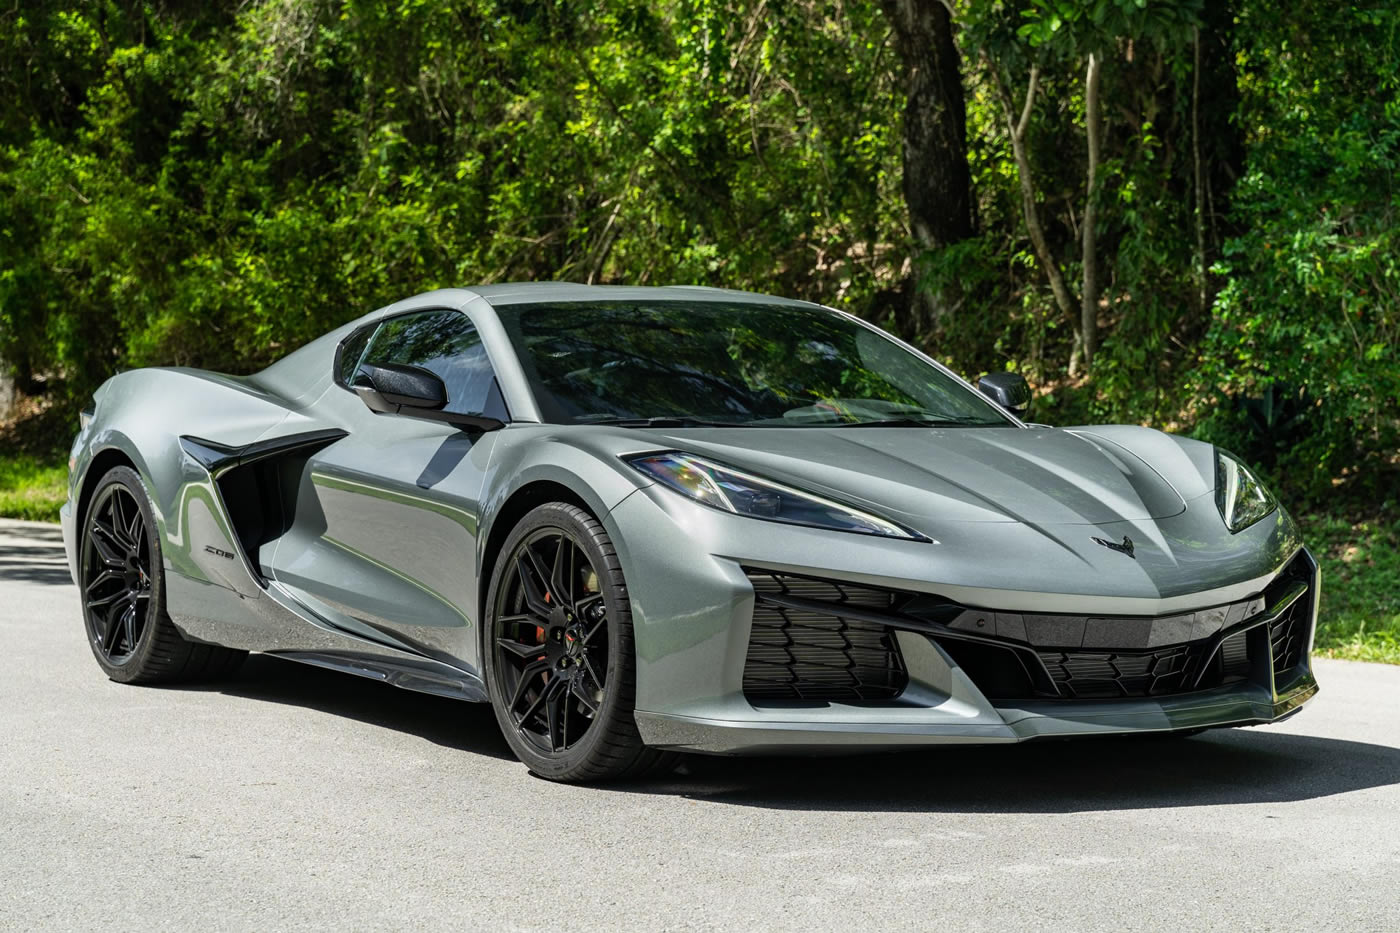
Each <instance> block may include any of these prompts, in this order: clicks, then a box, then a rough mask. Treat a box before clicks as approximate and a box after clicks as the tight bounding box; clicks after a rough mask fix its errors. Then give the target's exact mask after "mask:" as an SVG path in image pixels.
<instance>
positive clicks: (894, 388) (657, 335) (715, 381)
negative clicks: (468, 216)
mask: <svg viewBox="0 0 1400 933" xmlns="http://www.w3.org/2000/svg"><path fill="white" fill-rule="evenodd" d="M497 313H498V314H499V316H500V318H501V321H502V323H503V324H504V325H505V329H506V331H507V333H509V335H510V338H511V341H512V342H513V343H514V345H515V351H516V355H517V356H518V357H519V358H520V362H521V365H522V366H523V367H524V369H525V374H526V377H527V378H528V379H529V381H530V385H531V388H532V389H533V390H534V393H535V397H536V399H537V400H538V402H539V406H540V410H541V413H542V415H543V417H544V419H545V420H546V421H549V422H553V423H566V424H583V423H624V424H625V423H629V422H631V423H636V424H643V423H648V422H652V423H661V424H665V423H674V422H679V423H683V424H684V423H702V424H722V425H746V426H765V427H811V426H833V425H836V426H859V425H864V426H885V425H893V426H904V425H924V424H931V425H959V426H961V425H970V426H978V425H986V426H992V425H996V426H1007V425H1010V424H1011V423H1012V422H1010V421H1009V420H1008V419H1007V418H1006V417H1005V416H1004V415H1002V414H1001V412H1000V410H999V409H998V408H996V406H994V405H993V404H992V403H990V402H988V401H985V400H984V399H983V398H982V397H981V396H980V395H978V394H977V393H976V392H973V391H969V390H968V389H967V387H966V386H964V385H963V384H961V383H959V382H958V381H957V380H955V379H953V378H952V377H951V376H949V375H947V374H946V373H944V372H942V371H941V370H939V369H938V368H936V367H934V366H932V365H930V364H929V363H927V362H925V361H924V360H922V359H920V358H919V357H917V356H915V355H914V354H912V353H910V352H909V351H908V350H905V349H904V348H903V347H901V346H900V345H899V344H898V343H896V342H895V341H893V340H892V339H890V338H888V337H885V336H884V335H883V334H881V333H879V332H877V331H874V330H871V329H870V328H867V327H864V326H862V325H861V324H859V323H858V322H856V321H853V320H850V319H849V318H847V317H845V316H843V315H840V314H836V313H834V312H832V311H828V310H825V309H820V308H808V307H800V306H793V305H776V304H760V303H719V302H686V301H665V302H652V303H646V304H640V303H634V302H608V303H590V304H586V305H585V304H558V305H550V304H537V305H507V306H504V307H501V308H498V309H497Z"/></svg>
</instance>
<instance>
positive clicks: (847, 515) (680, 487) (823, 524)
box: [627, 451, 927, 541]
mask: <svg viewBox="0 0 1400 933" xmlns="http://www.w3.org/2000/svg"><path fill="white" fill-rule="evenodd" d="M627 462H628V463H630V464H632V466H633V467H634V468H636V469H638V470H640V471H641V472H643V473H645V474H646V475H647V476H650V477H651V478H653V479H657V480H660V481H661V482H662V483H665V484H666V485H667V486H670V487H671V488H672V489H674V490H676V492H679V493H682V494H683V495H686V496H689V497H690V498H691V499H694V500H695V501H696V502H699V503H701V504H703V505H708V506H710V507H711V508H715V509H719V510H721V511H724V512H733V513H734V514H736V515H747V516H749V517H751V518H762V519H767V520H768V521H771V522H787V523H788V524H790V525H808V526H811V527H813V528H830V529H832V530H834V531H853V532H856V533H857V534H864V535H884V536H886V537H890V538H907V539H910V540H914V541H924V540H927V539H925V538H924V537H923V536H922V535H919V534H916V533H915V532H912V531H909V530H908V529H906V528H901V527H900V526H899V525H896V524H895V523H894V522H891V521H887V520H885V519H883V518H880V517H879V516H877V515H871V514H870V513H869V512H862V511H860V510H859V509H855V508H852V507H851V506H849V505H842V504H841V503H839V502H833V501H831V500H830V499H823V498H822V497H821V496H814V495H812V494H811V493H809V492H800V491H798V490H796V489H793V488H792V487H791V486H784V485H783V484H782V483H777V482H774V481H773V480H770V479H762V478H760V477H757V476H754V475H753V474H751V473H745V472H743V471H741V470H736V469H734V468H733V467H727V466H723V465H721V464H718V463H714V462H713V461H710V460H706V459H704V458H703V457H696V456H694V455H692V454H684V453H680V452H678V451H671V452H668V453H661V454H644V455H642V456H640V457H630V458H628V460H627Z"/></svg>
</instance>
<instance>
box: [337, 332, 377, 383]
mask: <svg viewBox="0 0 1400 933" xmlns="http://www.w3.org/2000/svg"><path fill="white" fill-rule="evenodd" d="M373 333H374V328H373V327H361V328H360V329H359V330H357V331H355V332H354V333H353V334H351V335H350V336H349V337H346V338H345V339H344V340H343V341H341V344H340V347H339V348H338V349H337V350H336V351H335V381H336V382H338V383H340V384H341V385H343V386H345V387H346V388H347V389H348V388H349V387H350V385H351V383H352V382H354V379H355V370H356V369H358V368H359V367H360V358H361V357H363V356H364V355H365V344H367V343H369V338H370V336H371V335H372V334H373Z"/></svg>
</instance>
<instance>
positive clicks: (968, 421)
mask: <svg viewBox="0 0 1400 933" xmlns="http://www.w3.org/2000/svg"><path fill="white" fill-rule="evenodd" d="M1003 424H1010V422H1009V421H1006V422H1003V421H983V420H982V419H981V418H886V419H882V420H879V421H842V422H839V423H837V424H831V425H826V427H832V428H995V427H999V426H1001V425H1003Z"/></svg>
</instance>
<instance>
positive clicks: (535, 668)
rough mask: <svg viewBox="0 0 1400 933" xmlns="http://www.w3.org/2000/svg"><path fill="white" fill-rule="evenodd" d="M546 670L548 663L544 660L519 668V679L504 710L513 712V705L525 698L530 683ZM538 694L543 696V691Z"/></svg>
mask: <svg viewBox="0 0 1400 933" xmlns="http://www.w3.org/2000/svg"><path fill="white" fill-rule="evenodd" d="M547 670H549V662H548V661H544V660H540V661H536V662H534V663H533V664H527V665H525V666H524V667H523V668H521V669H520V679H519V680H517V681H516V682H515V694H514V695H513V696H512V697H511V698H510V703H509V705H507V707H506V708H507V709H509V710H514V709H515V705H516V704H517V703H519V702H520V699H521V697H523V696H525V691H526V690H527V689H529V687H530V683H531V682H532V681H533V680H534V679H535V678H536V677H538V676H539V675H541V674H543V673H544V672H545V671H547ZM540 693H541V695H543V693H544V691H543V689H541V691H540ZM521 719H522V720H523V719H524V716H522V717H521Z"/></svg>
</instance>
